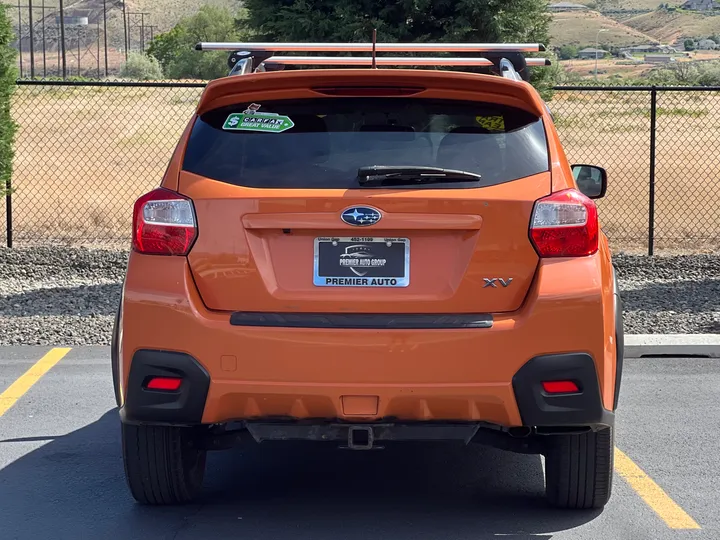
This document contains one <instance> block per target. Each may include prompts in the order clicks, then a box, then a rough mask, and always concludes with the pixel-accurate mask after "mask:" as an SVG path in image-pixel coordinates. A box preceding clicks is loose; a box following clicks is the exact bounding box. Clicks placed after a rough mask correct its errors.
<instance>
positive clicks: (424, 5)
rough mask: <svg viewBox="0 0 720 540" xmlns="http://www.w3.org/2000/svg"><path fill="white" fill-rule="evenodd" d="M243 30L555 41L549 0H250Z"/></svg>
mask: <svg viewBox="0 0 720 540" xmlns="http://www.w3.org/2000/svg"><path fill="white" fill-rule="evenodd" d="M244 7H245V9H246V11H247V17H246V18H244V19H242V20H240V21H239V26H240V28H241V29H243V30H247V31H251V32H253V33H254V37H255V38H256V39H258V40H268V41H330V42H338V41H368V40H369V39H370V36H371V35H372V30H373V28H377V30H378V39H379V40H382V41H391V42H410V41H413V42H424V41H446V42H449V41H455V42H473V41H475V42H502V41H505V42H511V41H516V42H528V41H529V42H541V43H545V44H547V42H548V41H549V34H548V28H549V24H550V19H551V16H550V14H549V12H548V9H547V7H548V2H547V0H455V1H449V0H397V1H396V2H387V1H386V0H335V1H333V2H327V1H326V0H297V1H295V0H245V2H244Z"/></svg>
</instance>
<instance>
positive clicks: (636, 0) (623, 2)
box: [573, 0, 684, 11]
mask: <svg viewBox="0 0 720 540" xmlns="http://www.w3.org/2000/svg"><path fill="white" fill-rule="evenodd" d="M573 2H575V3H576V4H585V5H586V6H591V7H592V8H593V9H596V8H598V7H599V6H600V5H601V4H605V5H606V6H607V9H628V10H631V9H643V10H647V11H651V10H654V9H656V8H657V7H658V4H660V3H663V4H665V3H668V4H670V5H671V6H679V5H680V4H682V3H683V2H684V0H671V1H668V0H662V2H661V0H617V1H612V0H611V1H606V2H597V0H573Z"/></svg>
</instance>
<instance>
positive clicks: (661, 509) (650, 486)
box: [615, 448, 700, 529]
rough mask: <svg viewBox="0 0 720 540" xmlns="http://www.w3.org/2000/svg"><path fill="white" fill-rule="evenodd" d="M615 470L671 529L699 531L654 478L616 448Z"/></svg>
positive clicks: (696, 525)
mask: <svg viewBox="0 0 720 540" xmlns="http://www.w3.org/2000/svg"><path fill="white" fill-rule="evenodd" d="M615 470H616V471H617V472H618V474H619V475H620V476H622V477H623V478H624V479H625V480H626V481H627V483H628V484H630V487H632V488H633V489H634V490H635V492H636V493H637V494H638V495H640V498H641V499H642V500H643V501H645V503H646V504H647V505H648V506H649V507H650V508H652V509H653V510H655V513H656V514H657V515H658V516H660V518H661V519H662V520H663V521H664V522H665V523H666V524H667V526H668V527H670V528H671V529H699V528H700V525H698V524H697V522H696V521H695V520H694V519H693V518H691V517H690V516H689V515H688V514H687V512H685V510H683V509H682V508H680V506H678V504H677V503H676V502H675V501H673V500H672V499H671V498H670V496H669V495H668V494H667V493H665V492H664V491H663V490H662V488H661V487H660V486H658V485H657V484H656V483H655V482H654V481H653V479H652V478H650V477H649V476H648V475H647V474H645V472H644V471H643V470H642V469H641V468H640V467H638V466H637V465H636V464H635V462H634V461H633V460H631V459H630V458H629V457H627V456H626V455H625V454H624V453H623V452H622V451H621V450H620V449H618V448H615Z"/></svg>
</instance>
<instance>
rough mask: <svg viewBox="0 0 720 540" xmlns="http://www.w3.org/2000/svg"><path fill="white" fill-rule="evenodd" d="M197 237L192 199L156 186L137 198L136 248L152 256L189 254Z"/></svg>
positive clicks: (134, 238) (134, 230)
mask: <svg viewBox="0 0 720 540" xmlns="http://www.w3.org/2000/svg"><path fill="white" fill-rule="evenodd" d="M195 238H197V225H196V223H195V212H194V210H193V204H192V201H190V199H188V198H187V197H183V196H182V195H180V194H178V193H175V192H174V191H170V190H167V189H162V188H161V189H156V190H153V191H151V192H150V193H146V194H145V195H143V196H142V197H140V198H139V199H138V200H137V201H135V208H134V210H133V238H132V243H133V248H134V249H135V251H137V252H139V253H145V254H149V255H187V254H188V252H189V251H190V248H191V247H192V245H193V242H194V241H195Z"/></svg>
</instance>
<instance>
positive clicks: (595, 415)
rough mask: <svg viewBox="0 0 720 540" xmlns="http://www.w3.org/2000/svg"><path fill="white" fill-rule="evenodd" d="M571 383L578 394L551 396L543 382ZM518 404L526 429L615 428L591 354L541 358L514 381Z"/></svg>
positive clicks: (525, 366)
mask: <svg viewBox="0 0 720 540" xmlns="http://www.w3.org/2000/svg"><path fill="white" fill-rule="evenodd" d="M554 380H571V381H574V382H575V383H576V384H577V385H578V386H579V388H580V392H578V393H575V394H559V395H550V394H547V393H546V392H545V391H544V390H543V387H542V382H543V381H554ZM512 384H513V390H514V392H515V400H516V402H517V405H518V409H519V410H520V417H521V418H522V421H523V424H524V425H526V426H535V427H537V426H542V427H551V426H589V427H593V428H594V427H599V426H612V425H613V424H614V414H613V412H612V411H608V410H606V409H605V408H604V407H603V402H602V398H601V395H600V384H599V382H598V377H597V371H596V368H595V362H594V361H593V359H592V357H591V356H590V355H589V354H585V353H569V354H553V355H547V356H538V357H535V358H533V359H532V360H530V361H529V362H527V363H526V364H525V365H524V366H523V367H521V368H520V369H519V370H518V372H517V373H516V374H515V376H514V377H513V381H512Z"/></svg>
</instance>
